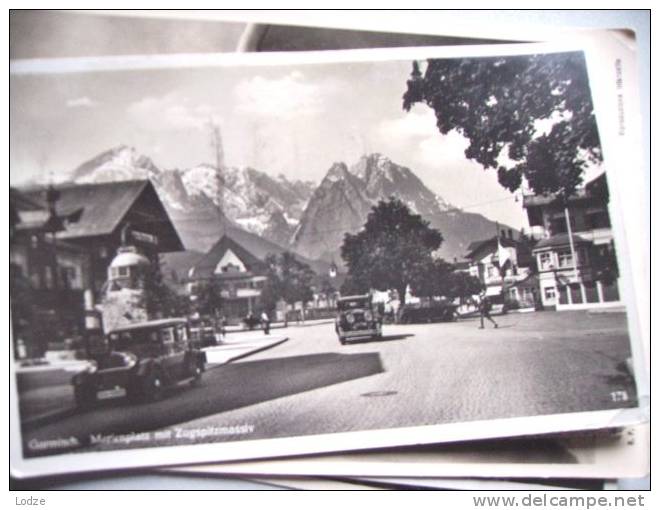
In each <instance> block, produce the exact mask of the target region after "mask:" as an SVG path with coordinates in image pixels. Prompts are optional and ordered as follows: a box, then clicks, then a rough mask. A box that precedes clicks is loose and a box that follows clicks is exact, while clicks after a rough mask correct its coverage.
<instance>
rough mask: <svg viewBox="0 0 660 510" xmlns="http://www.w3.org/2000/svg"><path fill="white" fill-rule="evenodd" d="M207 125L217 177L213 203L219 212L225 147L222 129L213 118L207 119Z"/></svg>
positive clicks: (221, 209) (220, 208) (221, 210)
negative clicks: (216, 190)
mask: <svg viewBox="0 0 660 510" xmlns="http://www.w3.org/2000/svg"><path fill="white" fill-rule="evenodd" d="M208 126H209V135H210V143H211V149H212V150H213V157H214V159H215V162H214V163H215V170H216V173H217V179H218V192H217V196H216V197H215V203H216V206H217V207H218V209H219V211H220V213H222V212H223V209H224V207H223V200H222V198H223V197H222V194H223V189H224V185H225V182H224V175H223V173H224V167H225V149H224V145H223V143H222V131H221V130H220V124H218V123H217V122H216V121H214V120H213V119H209V122H208Z"/></svg>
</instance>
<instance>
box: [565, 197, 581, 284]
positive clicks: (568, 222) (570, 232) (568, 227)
mask: <svg viewBox="0 0 660 510" xmlns="http://www.w3.org/2000/svg"><path fill="white" fill-rule="evenodd" d="M564 217H565V218H566V231H567V232H568V245H569V246H570V247H571V258H572V259H573V276H574V277H575V280H576V281H577V279H578V272H577V257H576V256H575V245H574V244H573V229H571V217H570V216H569V214H568V206H567V205H565V206H564Z"/></svg>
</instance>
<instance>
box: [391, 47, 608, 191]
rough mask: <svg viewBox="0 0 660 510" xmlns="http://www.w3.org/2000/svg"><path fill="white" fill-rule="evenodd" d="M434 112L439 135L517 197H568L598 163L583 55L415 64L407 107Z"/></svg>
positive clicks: (598, 150) (466, 59) (404, 99)
mask: <svg viewBox="0 0 660 510" xmlns="http://www.w3.org/2000/svg"><path fill="white" fill-rule="evenodd" d="M416 103H424V104H426V105H428V106H430V107H431V108H432V109H433V110H434V111H435V115H436V119H437V126H438V129H439V130H440V133H442V134H447V133H449V132H450V131H451V130H456V131H457V132H459V133H460V134H462V135H464V136H465V137H466V138H467V139H468V140H469V143H470V144H469V146H468V148H467V149H466V150H465V156H466V157H467V158H468V159H471V160H474V161H476V162H478V163H480V164H481V165H482V166H483V167H484V168H486V169H489V168H490V169H496V170H497V174H498V179H499V182H500V184H502V186H504V187H505V188H507V189H509V190H511V191H515V190H516V189H518V188H519V187H520V185H521V183H522V179H523V177H524V178H525V179H526V180H527V183H528V184H529V186H530V188H531V189H532V190H533V191H534V192H535V193H537V194H546V193H555V194H557V195H558V196H559V197H567V196H570V195H571V194H572V193H573V192H574V191H575V189H576V187H578V186H579V185H580V184H581V183H582V179H583V173H584V169H585V167H586V166H587V165H588V164H589V163H597V162H600V160H601V150H600V141H599V138H598V131H597V126H596V120H595V117H594V112H593V105H592V102H591V95H590V91H589V83H588V77H587V71H586V66H585V61H584V56H583V54H582V53H581V52H574V53H555V54H543V55H525V56H506V57H492V58H491V57H489V58H481V57H479V58H457V59H441V60H429V61H428V65H427V66H426V70H425V72H424V74H423V75H422V73H421V71H420V68H419V64H418V63H417V62H414V63H413V71H412V75H411V78H410V79H409V80H408V89H407V91H406V92H405V94H404V96H403V108H404V109H405V110H406V111H409V110H410V108H411V107H412V106H413V105H414V104H416Z"/></svg>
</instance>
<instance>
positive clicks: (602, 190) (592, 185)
mask: <svg viewBox="0 0 660 510" xmlns="http://www.w3.org/2000/svg"><path fill="white" fill-rule="evenodd" d="M591 198H595V199H599V200H603V201H605V202H606V203H607V200H608V199H609V190H608V187H607V178H606V177H605V173H602V174H600V175H599V176H598V177H594V178H593V179H591V180H590V181H589V182H587V183H585V185H584V187H582V188H580V189H577V190H575V193H574V194H573V195H572V196H571V197H569V199H568V202H569V203H570V202H576V201H579V200H587V199H591ZM556 199H557V196H556V195H554V194H548V195H526V196H524V197H523V207H524V208H529V207H538V206H541V205H548V204H552V203H553V202H554V201H555V200H556Z"/></svg>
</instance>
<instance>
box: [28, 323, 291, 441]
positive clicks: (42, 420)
mask: <svg viewBox="0 0 660 510" xmlns="http://www.w3.org/2000/svg"><path fill="white" fill-rule="evenodd" d="M288 340H289V337H286V336H285V337H283V338H282V339H281V340H278V341H276V342H274V343H270V344H267V345H263V346H261V347H257V348H256V349H253V350H251V351H247V352H243V353H241V354H237V355H236V356H234V357H232V358H228V359H227V361H225V362H224V363H218V364H214V365H212V366H209V368H208V369H209V370H213V369H215V368H219V367H221V366H223V365H226V364H227V363H231V362H232V361H236V360H239V359H242V358H246V357H248V356H251V355H252V354H256V353H258V352H262V351H266V350H268V349H270V348H272V347H276V346H278V345H281V344H283V343H284V342H287V341H288ZM76 411H77V409H76V408H75V407H68V408H66V409H61V410H58V411H52V412H49V413H44V414H40V415H38V416H34V417H32V418H28V419H25V420H22V421H21V428H22V429H24V430H32V429H34V428H37V427H43V426H45V425H49V424H51V423H52V422H53V421H55V420H59V419H62V418H69V417H71V416H73V415H75V414H76Z"/></svg>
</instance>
